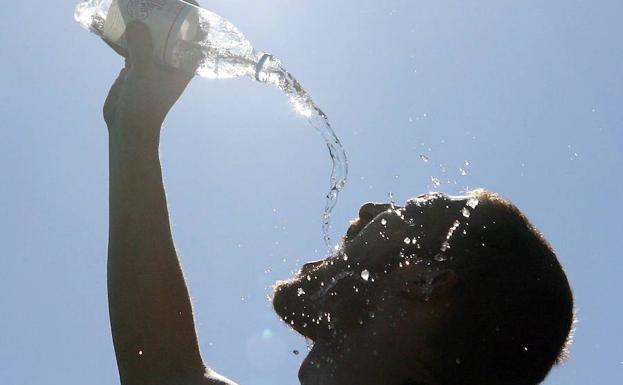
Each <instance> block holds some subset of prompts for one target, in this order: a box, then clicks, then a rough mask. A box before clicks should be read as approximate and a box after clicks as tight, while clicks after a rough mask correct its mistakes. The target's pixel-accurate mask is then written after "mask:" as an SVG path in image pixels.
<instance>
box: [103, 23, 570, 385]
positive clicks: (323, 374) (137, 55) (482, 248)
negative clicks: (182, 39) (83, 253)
mask: <svg viewBox="0 0 623 385" xmlns="http://www.w3.org/2000/svg"><path fill="white" fill-rule="evenodd" d="M126 36H127V41H128V51H127V52H126V53H124V54H125V55H126V56H127V60H126V66H125V68H123V70H122V71H121V73H120V74H119V76H118V78H117V80H116V81H115V83H114V84H113V86H112V87H111V89H110V92H109V95H108V97H107V100H106V103H105V106H104V118H105V121H106V123H107V126H108V132H109V155H110V206H109V209H110V228H109V250H108V293H109V297H108V298H109V310H110V320H111V327H112V335H113V342H114V347H115V354H116V358H117V363H118V369H119V374H120V378H121V383H122V384H124V385H134V384H141V385H143V384H167V385H171V384H176V385H195V384H220V385H225V384H230V385H231V384H233V382H232V381H230V380H228V379H226V378H225V377H222V376H220V375H218V374H217V373H216V372H214V371H213V370H211V369H209V368H207V367H206V365H205V364H204V362H203V360H202V358H201V354H200V351H199V347H198V343H197V336H196V333H195V326H194V320H193V311H192V306H191V302H190V299H189V295H188V290H187V287H186V284H185V281H184V277H183V273H182V270H181V268H180V264H179V260H178V256H177V254H176V251H175V247H174V244H173V239H172V236H171V229H170V223H169V217H168V211H167V204H166V197H165V190H164V186H163V181H162V173H161V166H160V160H159V154H158V148H159V141H160V130H161V127H162V123H163V121H164V119H165V117H166V116H167V113H168V112H169V110H170V109H171V108H172V106H173V105H174V104H175V102H176V101H177V100H178V98H179V97H180V95H181V94H182V92H183V91H184V89H185V87H186V86H187V84H188V82H189V81H190V80H191V77H192V76H191V75H189V74H186V73H183V72H180V71H178V70H175V69H172V68H165V67H161V66H159V65H157V64H154V62H153V60H152V42H151V39H150V36H149V31H148V30H147V28H146V27H145V26H144V25H142V24H141V23H139V22H133V23H131V24H130V25H128V27H127V31H126ZM117 49H118V47H117ZM273 305H274V308H275V310H276V312H277V314H278V315H279V316H280V317H281V318H282V319H283V320H284V321H285V322H286V323H287V324H288V325H289V326H290V327H292V328H293V329H294V330H296V331H298V332H299V333H300V334H302V335H304V336H306V337H308V338H309V339H311V340H312V341H313V342H314V345H313V348H312V349H311V351H310V352H309V354H308V356H307V357H306V359H305V360H304V362H303V364H302V365H301V369H300V372H299V379H300V382H301V383H302V384H303V385H337V384H340V385H350V384H352V385H355V384H357V385H381V384H382V385H416V384H417V385H476V384H477V385H494V384H495V385H501V384H505V385H529V384H537V383H539V382H541V381H542V380H543V379H544V378H545V376H546V375H547V373H548V372H549V370H550V369H551V367H552V366H553V365H554V364H555V363H556V362H558V361H559V360H560V359H561V355H562V354H563V353H564V351H565V347H566V346H567V342H568V340H569V335H570V332H571V329H572V323H573V297H572V293H571V289H570V287H569V283H568V281H567V278H566V276H565V274H564V271H563V269H562V267H561V265H560V264H559V262H558V260H557V258H556V255H555V254H554V252H553V251H552V249H551V247H550V246H549V244H548V243H547V242H546V241H545V240H544V239H543V237H542V236H541V235H540V234H539V233H538V232H537V231H536V230H535V228H534V227H533V226H532V225H531V224H530V222H529V221H528V220H527V219H526V218H525V217H524V216H523V214H521V212H520V211H519V210H518V209H517V208H516V207H515V206H514V205H512V204H511V203H510V202H508V201H506V200H504V199H503V198H501V197H500V196H498V195H496V194H493V193H490V192H487V191H484V190H476V191H473V192H471V193H469V194H467V195H466V196H460V197H452V196H447V195H444V194H441V193H430V194H424V195H420V196H418V197H416V198H413V199H410V200H409V201H407V203H406V205H405V206H397V205H394V204H393V203H389V204H374V203H367V204H364V205H363V206H362V207H361V209H360V211H359V215H358V218H357V219H356V220H354V221H353V222H352V225H351V226H350V228H349V230H348V232H347V234H346V236H345V237H344V239H343V243H342V247H341V248H340V249H339V251H337V252H336V253H335V255H333V256H331V257H329V258H327V259H325V260H323V261H318V262H312V263H308V264H305V265H304V266H303V267H302V269H301V270H300V271H299V272H298V273H297V274H296V275H295V276H294V277H293V278H291V279H290V280H287V281H283V282H279V283H277V284H276V286H275V290H274V298H273Z"/></svg>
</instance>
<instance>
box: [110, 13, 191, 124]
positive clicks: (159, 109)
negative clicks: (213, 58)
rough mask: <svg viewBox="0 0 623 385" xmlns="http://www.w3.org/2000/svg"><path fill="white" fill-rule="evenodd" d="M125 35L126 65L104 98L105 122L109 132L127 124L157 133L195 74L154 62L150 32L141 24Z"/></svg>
mask: <svg viewBox="0 0 623 385" xmlns="http://www.w3.org/2000/svg"><path fill="white" fill-rule="evenodd" d="M125 33H126V39H127V43H128V53H127V55H126V63H125V67H124V68H123V69H122V70H121V72H120V73H119V76H118V77H117V80H116V81H115V82H114V84H113V85H112V87H111V88H110V91H109V93H108V97H107V98H106V103H105V104H104V120H105V121H106V124H107V125H108V129H109V130H111V129H113V128H117V129H118V128H120V127H125V126H127V125H134V126H135V125H140V126H146V125H147V126H149V127H150V128H152V129H156V130H159V129H160V127H161V125H162V122H163V121H164V118H165V117H166V115H167V113H168V112H169V110H170V109H171V107H173V105H174V104H175V102H176V101H177V100H178V99H179V97H180V96H181V94H182V92H184V89H185V88H186V86H187V85H188V83H189V82H190V80H191V79H192V78H193V76H194V75H192V74H189V73H186V72H183V71H180V70H178V69H175V68H172V67H165V66H161V65H158V64H156V63H155V61H154V57H153V44H152V40H151V36H150V34H149V29H148V28H147V27H146V26H145V25H144V24H143V23H141V22H139V21H133V22H131V23H130V24H128V26H127V27H126V32H125ZM116 51H117V50H116ZM117 52H119V51H117Z"/></svg>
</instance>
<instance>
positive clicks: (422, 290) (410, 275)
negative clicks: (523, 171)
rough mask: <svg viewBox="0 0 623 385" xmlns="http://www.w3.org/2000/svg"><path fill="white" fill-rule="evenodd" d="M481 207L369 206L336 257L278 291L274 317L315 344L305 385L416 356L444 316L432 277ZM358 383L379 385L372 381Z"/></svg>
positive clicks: (442, 199)
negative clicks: (416, 349)
mask: <svg viewBox="0 0 623 385" xmlns="http://www.w3.org/2000/svg"><path fill="white" fill-rule="evenodd" d="M477 205H478V200H477V199H476V198H475V197H474V196H472V195H469V196H461V197H451V196H446V195H443V194H439V193H432V194H426V195H421V196H419V197H417V198H413V199H410V200H409V201H407V203H406V205H405V206H404V207H402V206H395V205H392V204H375V203H366V204H364V205H363V206H361V208H360V210H359V215H358V218H356V219H355V220H353V221H352V222H351V226H350V228H349V229H348V231H347V233H346V236H345V237H344V238H343V243H342V246H341V248H340V249H339V250H338V251H337V252H336V253H335V255H333V256H331V257H329V258H327V259H325V260H322V261H317V262H310V263H307V264H305V265H304V266H303V267H302V268H301V270H300V271H299V272H298V273H297V274H296V275H295V276H294V277H293V278H292V279H290V280H288V281H285V282H279V283H278V284H277V285H276V287H275V293H274V300H273V305H274V307H275V310H276V311H277V313H278V314H279V316H280V317H281V318H282V319H283V320H284V321H285V322H286V323H288V324H289V325H290V326H291V327H292V328H293V329H295V330H296V331H298V332H299V333H301V334H302V335H304V336H305V337H307V338H308V339H311V340H312V341H313V342H314V348H313V349H312V351H311V352H310V355H309V357H308V358H307V359H306V360H305V362H304V363H303V366H302V368H301V372H300V377H301V382H302V383H304V384H305V383H310V384H311V383H323V384H325V383H326V384H330V383H338V382H339V383H342V384H345V383H349V382H350V381H354V378H355V377H354V373H353V372H352V371H351V370H348V371H347V373H348V374H347V378H341V379H340V378H339V377H340V373H341V372H340V369H339V368H340V366H341V365H342V364H344V366H345V367H351V368H352V365H357V367H366V368H371V367H372V366H374V365H378V364H379V362H380V359H379V357H385V358H388V357H390V356H392V355H396V354H398V357H400V356H401V355H404V354H409V353H408V352H406V351H405V349H409V350H410V349H413V347H414V346H416V345H417V343H418V342H417V341H418V340H419V339H421V338H425V336H426V331H427V330H428V329H430V327H431V325H433V324H434V323H435V322H437V321H436V317H438V316H439V315H440V314H441V312H440V311H438V310H435V309H436V308H437V306H438V305H439V302H438V301H431V300H430V299H431V296H432V295H433V294H434V293H432V289H433V277H436V276H441V273H443V262H444V261H446V260H448V259H451V258H453V251H454V250H456V249H460V247H458V244H459V243H460V239H461V236H462V235H464V234H465V233H466V231H465V230H466V227H467V226H468V223H467V218H468V217H469V216H470V215H471V212H472V211H473V210H474V209H475V208H476V206H477ZM453 247H454V250H453ZM414 325H416V326H414ZM417 325H419V327H418V326H417ZM403 345H404V347H401V346H403ZM364 346H366V348H364ZM366 352H367V353H366ZM387 361H388V362H390V361H391V362H393V363H392V364H391V365H394V364H395V363H396V362H401V361H404V360H400V359H394V360H390V359H387ZM345 363H346V364H345ZM362 363H365V365H362ZM382 365H383V366H384V369H386V366H387V365H388V364H387V363H384V364H382ZM377 372H378V371H377ZM383 372H385V373H387V370H383ZM320 377H322V378H324V379H323V380H322V381H320V380H319V378H320ZM329 377H330V378H332V380H329V379H328V378H329ZM357 381H358V382H357V383H360V384H365V383H373V379H372V377H370V376H369V375H366V376H364V377H363V378H361V379H358V380H357ZM385 381H387V378H385ZM382 382H383V381H381V383H382Z"/></svg>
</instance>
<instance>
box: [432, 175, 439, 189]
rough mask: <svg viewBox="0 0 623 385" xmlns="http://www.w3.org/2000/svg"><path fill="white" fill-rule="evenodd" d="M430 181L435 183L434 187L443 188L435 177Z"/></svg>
mask: <svg viewBox="0 0 623 385" xmlns="http://www.w3.org/2000/svg"><path fill="white" fill-rule="evenodd" d="M430 181H431V182H432V183H433V186H435V187H439V186H441V182H440V181H439V179H437V178H435V177H434V176H431V177H430Z"/></svg>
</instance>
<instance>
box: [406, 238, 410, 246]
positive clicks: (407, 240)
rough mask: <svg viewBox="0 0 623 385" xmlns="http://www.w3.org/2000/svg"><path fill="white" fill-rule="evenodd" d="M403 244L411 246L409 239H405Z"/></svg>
mask: <svg viewBox="0 0 623 385" xmlns="http://www.w3.org/2000/svg"><path fill="white" fill-rule="evenodd" d="M405 244H407V245H410V244H411V238H409V237H406V238H405Z"/></svg>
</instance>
